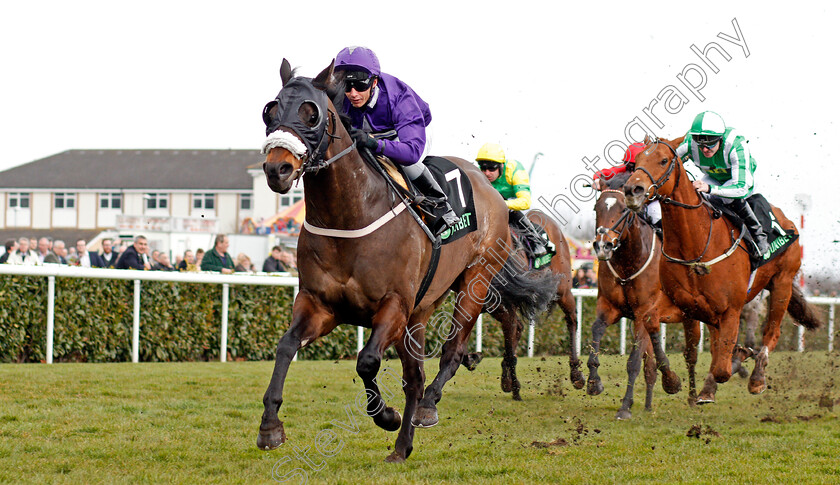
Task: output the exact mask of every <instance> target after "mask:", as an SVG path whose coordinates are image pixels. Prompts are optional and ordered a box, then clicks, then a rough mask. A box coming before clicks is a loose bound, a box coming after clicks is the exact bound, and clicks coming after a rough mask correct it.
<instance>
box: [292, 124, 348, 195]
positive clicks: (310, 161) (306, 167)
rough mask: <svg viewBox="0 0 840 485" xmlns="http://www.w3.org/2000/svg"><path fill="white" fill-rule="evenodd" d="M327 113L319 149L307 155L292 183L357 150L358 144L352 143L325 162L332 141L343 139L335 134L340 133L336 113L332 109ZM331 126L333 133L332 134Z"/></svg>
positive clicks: (295, 173) (296, 171)
mask: <svg viewBox="0 0 840 485" xmlns="http://www.w3.org/2000/svg"><path fill="white" fill-rule="evenodd" d="M327 113H328V114H329V116H328V118H327V120H328V121H327V126H326V128H327V129H325V130H324V134H323V135H321V139H320V140H319V142H318V147H317V148H316V149H315V150H312V152H311V153H309V154H308V155H306V158H304V159H303V163H301V164H300V167H298V168H297V170H295V172H294V176H293V177H292V182H295V181H297V180H298V179H299V178H301V177H302V176H303V174H304V173H312V174H315V173H318V172H320V171H321V170H323V169H325V168H327V167H329V166H330V165H332V164H333V163H335V162H337V161H338V160H339V159H340V158H342V157H344V155H347V154H348V153H350V152H352V151H353V150H354V149H355V148H356V144H355V143H351V144H350V146H348V147H347V148H345V149H344V150H342V151H340V152H338V153H337V154H336V155H335V156H333V157H331V158H329V159H328V160H324V155H325V154H326V152H327V148H329V146H330V143H331V141H332V140H337V139H340V138H341V136H340V135H336V134H335V132H336V131H338V126H337V125H336V122H335V112H333V110H331V109H327ZM331 126H332V133H330V127H331Z"/></svg>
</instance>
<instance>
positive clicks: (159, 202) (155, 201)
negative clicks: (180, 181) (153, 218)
mask: <svg viewBox="0 0 840 485" xmlns="http://www.w3.org/2000/svg"><path fill="white" fill-rule="evenodd" d="M143 198H144V199H146V209H167V208H169V194H156V193H150V194H146V195H144V196H143Z"/></svg>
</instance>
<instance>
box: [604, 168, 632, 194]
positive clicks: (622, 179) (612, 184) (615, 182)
mask: <svg viewBox="0 0 840 485" xmlns="http://www.w3.org/2000/svg"><path fill="white" fill-rule="evenodd" d="M631 175H633V174H632V173H631V172H621V173H617V174H615V175H613V176H612V178H610V179H609V180H607V188H608V189H613V190H620V189H621V188H622V187H624V184H625V183H627V180H629V179H630V176H631Z"/></svg>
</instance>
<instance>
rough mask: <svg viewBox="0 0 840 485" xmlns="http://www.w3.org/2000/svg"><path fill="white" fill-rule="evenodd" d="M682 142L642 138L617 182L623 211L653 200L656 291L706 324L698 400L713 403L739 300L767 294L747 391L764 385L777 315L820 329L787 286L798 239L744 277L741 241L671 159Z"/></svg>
mask: <svg viewBox="0 0 840 485" xmlns="http://www.w3.org/2000/svg"><path fill="white" fill-rule="evenodd" d="M683 139H684V137H683V138H678V139H676V140H665V139H657V140H645V142H646V143H647V147H646V149H645V151H643V152H642V153H640V154H639V155H638V156H637V157H636V171H635V172H634V173H633V175H632V176H631V177H630V179H629V180H628V181H627V183H626V184H625V185H624V194H625V197H626V202H627V207H629V208H630V209H632V210H634V211H639V210H641V208H642V206H643V205H644V204H645V203H646V202H647V201H648V200H654V199H659V200H660V202H661V204H662V228H663V235H664V243H663V249H662V251H663V255H664V256H665V257H666V261H663V262H662V264H661V265H660V266H659V274H660V279H661V280H662V287H663V289H664V290H665V293H666V294H667V295H668V296H669V297H670V298H671V300H672V301H673V302H674V303H675V304H676V305H677V306H678V307H680V308H681V309H682V310H683V311H684V312H685V313H686V315H688V316H690V317H691V318H695V319H698V320H702V321H704V322H707V326H708V327H709V335H710V340H711V354H712V364H711V368H710V370H709V374H708V376H707V377H706V381H705V383H704V386H703V390H702V391H701V393H700V395H699V396H698V398H697V402H698V403H710V402H714V400H715V391H716V389H717V383H721V382H726V381H727V380H729V378H730V376H731V375H732V356H733V349H734V347H735V344H736V343H737V339H738V324H739V317H740V314H741V308H742V307H743V306H744V303H746V302H747V301H749V300H751V299H752V298H755V296H756V295H758V294H759V293H760V292H761V290H762V289H764V288H767V289H768V290H769V291H770V298H769V301H770V308H769V311H768V314H767V323H766V324H765V326H764V335H763V341H762V347H761V350H760V351H759V352H758V354H757V355H755V360H756V364H755V368H754V369H753V372H752V375H751V376H750V380H749V384H748V389H749V391H750V392H751V393H753V394H758V393H760V392H762V391H764V389H765V388H766V383H765V377H764V374H765V368H766V367H767V363H768V358H769V354H770V352H771V351H773V349H775V347H776V344H777V342H778V340H779V333H780V326H781V322H782V317H783V316H784V313H785V310H787V311H788V312H790V314H791V316H792V317H793V319H794V320H795V321H796V322H798V323H800V324H801V325H803V326H805V327H806V328H808V329H812V330H813V329H816V328H819V327H820V325H821V322H820V319H819V317H818V316H817V313H816V312H815V309H814V308H813V306H811V305H809V304H808V303H807V302H806V301H805V298H804V297H803V295H802V293H801V292H800V291H799V289H798V288H797V287H796V286H795V285H794V284H793V279H794V275H796V272H797V271H799V266H800V264H801V261H800V258H801V256H800V249H799V242H798V240H797V241H794V242H793V243H792V244H791V245H790V246H788V247H787V248H786V249H785V250H784V251H783V252H782V254H780V255H778V256H777V257H776V258H775V259H773V260H771V261H769V262H767V263H766V264H764V265H763V266H761V267H760V268H758V270H757V271H756V272H755V274H754V275H753V276H752V277H751V272H750V260H749V256H748V253H747V249H746V242H745V241H743V240H741V239H739V238H738V236H737V235H738V234H739V232H740V227H738V226H736V225H734V224H733V223H732V222H731V221H729V220H728V219H727V218H725V217H721V218H716V217H714V210H713V209H712V208H711V206H710V205H709V203H708V202H707V201H706V200H705V199H704V198H703V197H702V196H701V195H700V194H698V193H697V191H696V190H695V189H694V187H693V186H692V184H691V180H690V179H689V178H688V174H687V173H686V171H685V168H684V167H683V165H682V163H680V160H679V158H678V157H677V154H676V149H677V147H678V146H679V145H680V144H681V143H682V142H683ZM772 210H773V214H774V215H775V217H776V220H777V221H778V222H779V224H780V225H781V226H782V227H783V228H784V229H785V230H787V231H791V230H792V231H796V226H795V225H794V224H793V222H791V221H790V220H788V219H787V218H786V217H785V215H784V214H783V213H782V211H781V210H779V209H778V208H776V207H773V209H772ZM733 241H734V243H733ZM736 356H737V357H738V358H740V359H743V358H745V357H746V356H748V354H747V352H746V351H745V350H743V349H741V348H739V349H738V354H736Z"/></svg>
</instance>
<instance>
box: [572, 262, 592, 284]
mask: <svg viewBox="0 0 840 485" xmlns="http://www.w3.org/2000/svg"><path fill="white" fill-rule="evenodd" d="M597 287H598V275H597V274H596V273H595V268H594V267H593V265H592V263H589V262H586V263H583V264H582V265H580V267H579V268H578V269H577V271H575V276H574V277H573V278H572V288H597Z"/></svg>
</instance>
